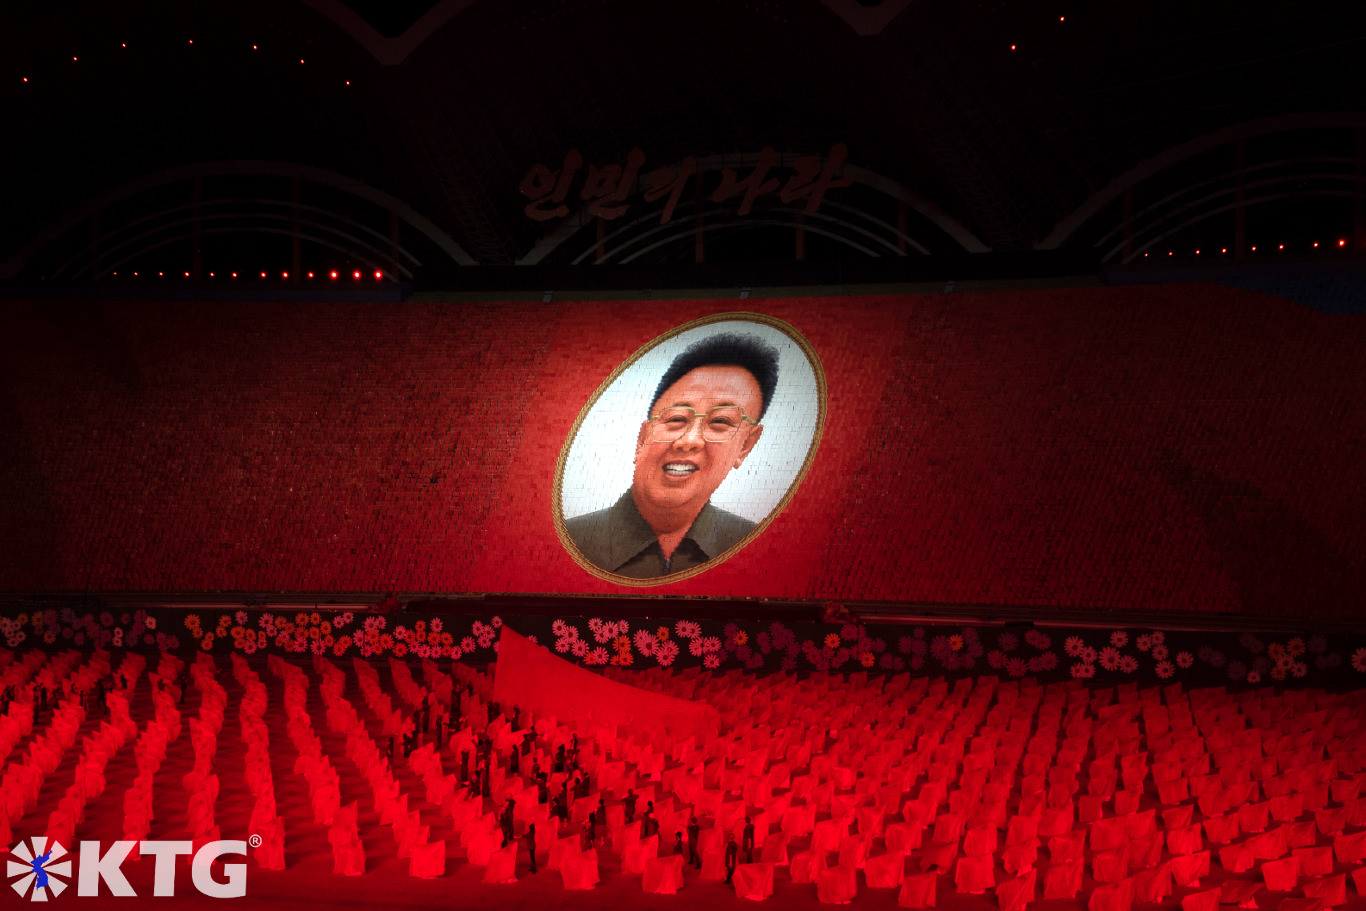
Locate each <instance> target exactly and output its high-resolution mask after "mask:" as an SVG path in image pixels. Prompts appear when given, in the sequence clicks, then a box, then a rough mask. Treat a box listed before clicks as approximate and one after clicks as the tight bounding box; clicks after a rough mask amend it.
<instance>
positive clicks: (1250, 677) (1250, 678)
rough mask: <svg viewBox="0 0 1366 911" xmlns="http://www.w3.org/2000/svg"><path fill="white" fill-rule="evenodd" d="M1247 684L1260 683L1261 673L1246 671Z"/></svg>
mask: <svg viewBox="0 0 1366 911" xmlns="http://www.w3.org/2000/svg"><path fill="white" fill-rule="evenodd" d="M1247 682H1248V683H1261V682H1262V672H1261V671H1248V672H1247Z"/></svg>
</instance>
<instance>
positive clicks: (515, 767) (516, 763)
mask: <svg viewBox="0 0 1366 911" xmlns="http://www.w3.org/2000/svg"><path fill="white" fill-rule="evenodd" d="M521 762H522V760H521V757H519V756H518V755H517V751H516V750H513V751H512V755H510V756H508V771H509V772H511V773H512V774H513V775H519V774H521V770H522V767H521Z"/></svg>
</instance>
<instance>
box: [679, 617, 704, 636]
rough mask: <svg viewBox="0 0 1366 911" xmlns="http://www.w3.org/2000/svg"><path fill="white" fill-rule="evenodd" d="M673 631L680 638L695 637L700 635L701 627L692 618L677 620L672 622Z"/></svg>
mask: <svg viewBox="0 0 1366 911" xmlns="http://www.w3.org/2000/svg"><path fill="white" fill-rule="evenodd" d="M674 633H675V634H676V635H677V636H678V638H680V639H696V638H697V637H698V636H700V635H702V627H701V626H700V625H699V624H697V623H694V622H693V621H692V620H679V621H678V622H677V623H675V624H674Z"/></svg>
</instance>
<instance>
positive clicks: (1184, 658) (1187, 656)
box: [1176, 652, 1195, 667]
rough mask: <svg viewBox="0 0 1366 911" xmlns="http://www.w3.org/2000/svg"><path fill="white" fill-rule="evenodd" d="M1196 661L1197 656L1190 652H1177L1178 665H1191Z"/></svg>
mask: <svg viewBox="0 0 1366 911" xmlns="http://www.w3.org/2000/svg"><path fill="white" fill-rule="evenodd" d="M1194 663H1195V656H1194V655H1192V654H1191V653H1190V652H1177V653H1176V664H1177V666H1178V667H1190V666H1191V665H1192V664H1194Z"/></svg>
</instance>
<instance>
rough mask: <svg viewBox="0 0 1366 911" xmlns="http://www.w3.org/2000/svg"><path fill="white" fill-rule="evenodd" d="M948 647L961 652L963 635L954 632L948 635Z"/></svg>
mask: <svg viewBox="0 0 1366 911" xmlns="http://www.w3.org/2000/svg"><path fill="white" fill-rule="evenodd" d="M949 648H951V649H953V650H954V651H955V652H961V651H962V650H963V637H962V636H959V635H957V634H956V633H955V634H954V635H952V636H950V637H949Z"/></svg>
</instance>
